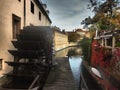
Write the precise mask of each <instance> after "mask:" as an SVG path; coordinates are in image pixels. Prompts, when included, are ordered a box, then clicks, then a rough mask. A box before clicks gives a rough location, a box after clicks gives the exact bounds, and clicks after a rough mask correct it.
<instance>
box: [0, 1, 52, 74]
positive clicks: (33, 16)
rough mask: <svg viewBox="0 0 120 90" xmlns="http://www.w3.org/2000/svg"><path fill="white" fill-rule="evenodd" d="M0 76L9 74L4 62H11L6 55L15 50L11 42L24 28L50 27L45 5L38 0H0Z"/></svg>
mask: <svg viewBox="0 0 120 90" xmlns="http://www.w3.org/2000/svg"><path fill="white" fill-rule="evenodd" d="M0 9H1V12H0V60H1V61H0V62H1V64H0V65H1V70H0V75H2V74H3V73H6V72H9V71H10V69H11V68H10V67H8V66H7V64H5V63H4V62H5V61H10V60H13V56H11V55H10V54H9V53H8V50H9V49H15V48H14V46H13V45H12V43H11V40H13V39H16V35H17V34H19V33H20V30H21V29H23V27H25V26H50V25H51V20H50V18H49V11H48V10H46V4H42V2H39V0H0Z"/></svg>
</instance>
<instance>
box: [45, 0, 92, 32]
mask: <svg viewBox="0 0 120 90" xmlns="http://www.w3.org/2000/svg"><path fill="white" fill-rule="evenodd" d="M43 2H44V3H46V4H47V5H48V9H49V10H50V18H51V20H52V22H53V25H56V26H59V27H60V28H64V29H69V30H70V29H71V30H72V29H73V28H76V27H77V26H78V28H79V27H80V23H81V21H82V20H83V19H84V18H86V17H88V16H89V15H91V13H90V11H89V10H87V4H88V2H89V0H43Z"/></svg>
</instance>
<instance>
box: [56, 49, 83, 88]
mask: <svg viewBox="0 0 120 90" xmlns="http://www.w3.org/2000/svg"><path fill="white" fill-rule="evenodd" d="M81 53H82V51H81V48H80V47H69V48H66V49H64V50H61V51H59V52H57V53H56V55H55V57H65V56H68V58H69V63H70V67H71V70H72V73H73V77H74V79H75V82H76V85H77V87H78V88H79V82H80V71H81V62H82V56H81Z"/></svg>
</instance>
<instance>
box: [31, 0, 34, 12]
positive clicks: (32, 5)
mask: <svg viewBox="0 0 120 90" xmlns="http://www.w3.org/2000/svg"><path fill="white" fill-rule="evenodd" d="M31 12H32V13H33V14H34V4H33V2H32V1H31Z"/></svg>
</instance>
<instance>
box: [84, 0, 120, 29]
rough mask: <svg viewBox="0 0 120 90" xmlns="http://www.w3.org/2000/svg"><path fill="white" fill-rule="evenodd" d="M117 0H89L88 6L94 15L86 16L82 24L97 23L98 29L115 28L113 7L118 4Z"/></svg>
mask: <svg viewBox="0 0 120 90" xmlns="http://www.w3.org/2000/svg"><path fill="white" fill-rule="evenodd" d="M118 3H119V2H118V0H90V3H89V4H88V8H89V9H91V10H92V11H93V12H94V13H95V15H94V17H93V18H91V17H87V18H85V20H83V21H82V24H84V26H85V27H86V26H88V25H90V24H93V25H94V24H97V26H98V27H97V28H98V29H99V30H103V29H104V30H112V29H115V28H116V23H113V21H114V20H113V18H114V19H115V18H117V17H114V16H115V13H114V11H115V8H116V7H117V5H118Z"/></svg>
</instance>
